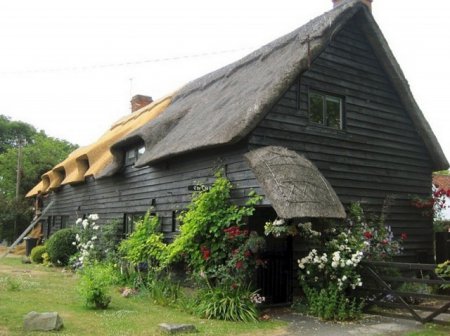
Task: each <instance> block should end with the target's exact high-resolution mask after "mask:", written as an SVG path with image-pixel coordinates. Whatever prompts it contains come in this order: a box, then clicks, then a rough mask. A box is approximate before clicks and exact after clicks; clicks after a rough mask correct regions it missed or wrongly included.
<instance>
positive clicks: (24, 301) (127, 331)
mask: <svg viewBox="0 0 450 336" xmlns="http://www.w3.org/2000/svg"><path fill="white" fill-rule="evenodd" d="M76 283H77V275H76V274H73V273H71V272H64V271H62V270H61V269H57V268H46V267H43V266H41V265H29V264H28V265H25V264H22V263H21V259H20V258H18V257H11V256H8V257H6V258H4V259H1V260H0V335H26V333H24V332H23V330H22V325H23V316H24V315H26V314H27V313H28V312H30V311H37V312H46V311H57V312H58V313H59V314H60V316H61V317H62V318H63V320H64V329H63V330H62V331H61V332H60V333H58V334H61V335H96V336H100V335H159V334H160V333H159V331H158V324H159V323H163V322H168V323H192V324H194V325H195V326H196V328H197V329H198V330H199V334H200V335H276V334H279V333H282V331H283V329H284V327H285V324H283V323H281V322H259V323H237V322H223V321H213V320H202V319H199V318H197V317H194V316H192V315H189V314H187V313H184V312H182V311H180V310H178V309H174V308H167V307H161V306H158V305H155V304H153V303H152V302H151V300H150V299H149V298H148V296H146V295H144V294H142V295H138V296H135V297H131V298H123V297H121V296H120V295H119V293H118V291H116V292H115V293H113V300H112V303H111V305H110V308H109V309H107V310H105V311H99V310H92V309H88V308H86V307H85V306H84V305H83V303H82V302H81V300H80V298H79V296H78V294H77V292H76ZM40 334H41V333H36V332H34V333H30V335H40ZM42 335H48V333H42Z"/></svg>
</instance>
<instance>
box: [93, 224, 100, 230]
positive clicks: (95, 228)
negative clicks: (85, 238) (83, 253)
mask: <svg viewBox="0 0 450 336" xmlns="http://www.w3.org/2000/svg"><path fill="white" fill-rule="evenodd" d="M92 228H93V229H94V230H98V229H99V228H100V226H99V225H94V226H93V227H92Z"/></svg>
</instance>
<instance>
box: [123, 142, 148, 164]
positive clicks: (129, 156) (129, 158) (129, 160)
mask: <svg viewBox="0 0 450 336" xmlns="http://www.w3.org/2000/svg"><path fill="white" fill-rule="evenodd" d="M144 153H145V146H143V145H142V146H138V147H134V148H131V149H129V150H127V151H126V153H125V165H132V164H134V163H135V162H136V161H137V159H139V158H140V157H141V156H142V154H144Z"/></svg>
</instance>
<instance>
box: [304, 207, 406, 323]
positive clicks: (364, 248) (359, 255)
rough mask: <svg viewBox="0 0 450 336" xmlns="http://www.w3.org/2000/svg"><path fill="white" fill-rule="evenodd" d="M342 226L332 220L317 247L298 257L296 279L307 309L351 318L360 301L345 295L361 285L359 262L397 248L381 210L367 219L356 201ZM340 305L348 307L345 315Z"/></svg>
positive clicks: (330, 316) (385, 256) (389, 254)
mask: <svg viewBox="0 0 450 336" xmlns="http://www.w3.org/2000/svg"><path fill="white" fill-rule="evenodd" d="M347 218H348V219H347V223H346V225H345V226H343V225H342V224H340V225H339V224H337V225H336V223H332V225H331V227H330V228H329V229H328V230H325V232H324V235H323V241H322V244H321V248H320V250H319V251H318V250H317V249H312V250H311V251H310V252H309V254H308V255H307V256H305V257H304V258H302V259H300V260H298V266H299V269H300V272H299V279H300V283H301V285H302V287H303V289H304V292H305V294H306V298H307V301H308V304H309V309H310V311H311V313H313V314H315V315H317V316H320V317H322V318H324V319H338V320H343V319H352V318H356V317H358V316H359V314H360V311H361V308H362V303H361V302H359V301H355V300H354V299H352V300H350V299H348V296H349V295H350V294H351V292H352V291H353V290H355V289H356V288H357V287H360V286H362V284H363V283H362V279H361V275H360V268H359V264H360V262H361V260H362V259H363V258H365V259H368V260H388V259H390V258H392V257H393V256H394V255H397V254H399V253H400V252H401V240H404V239H406V238H407V237H406V234H402V235H401V240H400V241H399V240H395V239H394V236H393V234H392V231H391V229H390V228H389V227H388V226H386V225H385V224H384V218H385V216H384V214H383V213H382V215H381V216H380V217H379V218H372V220H368V219H367V218H366V216H365V213H364V210H363V208H362V207H361V205H360V204H359V203H353V204H352V205H351V206H350V209H349V214H348V217H347ZM342 306H344V307H346V309H347V308H348V311H347V315H346V313H345V312H344V311H343V310H342V309H343V308H342Z"/></svg>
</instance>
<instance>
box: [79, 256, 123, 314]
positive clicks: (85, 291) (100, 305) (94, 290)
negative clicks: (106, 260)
mask: <svg viewBox="0 0 450 336" xmlns="http://www.w3.org/2000/svg"><path fill="white" fill-rule="evenodd" d="M79 273H80V283H79V286H78V291H79V293H80V295H81V296H82V298H83V300H84V303H85V304H86V306H90V307H94V308H97V309H106V308H107V307H108V305H109V304H110V302H111V296H110V295H109V293H108V292H109V290H110V288H111V285H113V284H114V283H116V281H117V276H116V272H115V270H114V267H113V266H112V265H111V264H102V263H93V264H89V265H86V266H84V267H83V268H82V269H81V270H80V271H79Z"/></svg>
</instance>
